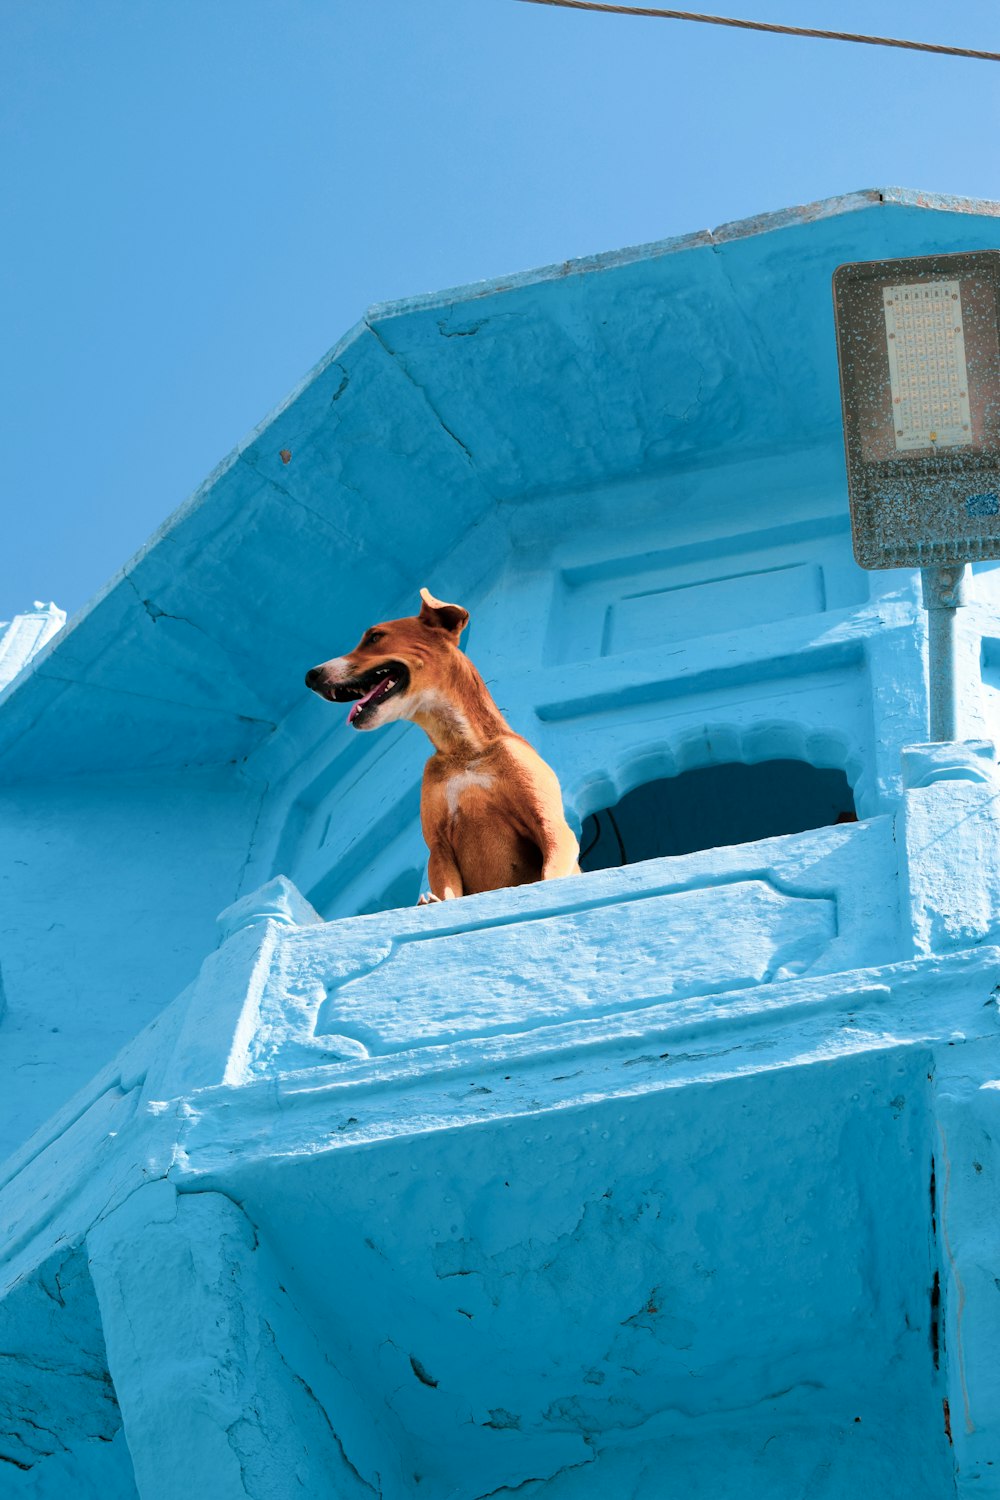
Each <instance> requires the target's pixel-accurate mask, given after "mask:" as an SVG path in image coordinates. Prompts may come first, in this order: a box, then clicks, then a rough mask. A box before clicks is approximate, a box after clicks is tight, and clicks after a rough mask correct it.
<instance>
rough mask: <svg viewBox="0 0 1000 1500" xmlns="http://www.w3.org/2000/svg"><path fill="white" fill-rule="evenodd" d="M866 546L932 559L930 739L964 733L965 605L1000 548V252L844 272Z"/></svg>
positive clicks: (843, 352)
mask: <svg viewBox="0 0 1000 1500" xmlns="http://www.w3.org/2000/svg"><path fill="white" fill-rule="evenodd" d="M833 301H834V316H835V319H836V325H837V353H838V358H839V363H840V391H841V400H842V404H843V414H844V443H845V447H846V451H847V480H848V492H849V495H850V504H851V532H852V535H853V539H854V555H855V557H856V558H857V561H858V562H859V564H860V565H861V567H863V568H869V569H872V568H913V567H919V568H920V570H921V580H922V584H923V603H924V608H925V609H926V610H927V612H928V641H929V668H930V738H931V739H932V740H939V741H944V740H954V739H955V738H956V737H957V734H958V729H957V722H956V721H957V704H956V689H955V670H954V658H955V644H954V634H955V611H956V609H958V608H959V607H960V606H961V604H962V603H963V602H964V599H963V587H964V582H965V577H966V574H967V571H968V567H967V565H968V563H970V562H975V561H980V560H982V559H985V558H996V557H1000V333H998V329H1000V316H998V315H1000V250H979V251H974V252H971V253H962V254H958V255H931V256H918V257H914V258H908V259H904V260H881V261H858V262H855V263H853V264H851V265H844V266H839V267H838V268H837V270H836V271H835V272H834V277H833Z"/></svg>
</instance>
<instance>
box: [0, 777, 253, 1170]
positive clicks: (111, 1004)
mask: <svg viewBox="0 0 1000 1500" xmlns="http://www.w3.org/2000/svg"><path fill="white" fill-rule="evenodd" d="M260 801H261V789H260V788H256V787H253V786H252V785H250V784H249V783H248V782H246V781H245V780H242V779H241V778H240V777H238V776H237V775H236V774H235V772H231V773H230V774H228V775H226V774H224V773H221V772H209V773H196V772H194V773H192V772H189V773H188V774H186V775H183V776H174V777H165V776H163V777H140V776H135V775H134V774H133V775H132V776H131V777H129V776H120V777H103V778H100V777H93V778H89V779H88V778H81V779H72V780H70V779H67V780H64V781H61V782H54V783H53V782H46V783H45V784H43V785H31V784H25V785H21V786H18V787H16V788H13V789H6V790H3V791H0V975H2V986H3V988H2V995H3V997H4V1000H5V1013H4V1015H3V1016H2V1019H0V1042H2V1047H3V1069H4V1080H3V1087H2V1089H0V1158H4V1157H6V1156H8V1155H9V1153H10V1152H11V1151H13V1150H14V1148H15V1147H16V1146H18V1145H20V1143H21V1141H22V1140H24V1138H25V1137H26V1136H27V1135H29V1134H30V1133H31V1131H33V1130H34V1129H35V1128H36V1127H37V1126H38V1125H40V1124H41V1123H42V1121H43V1120H45V1119H46V1118H47V1117H48V1116H49V1115H50V1114H52V1112H53V1111H54V1110H55V1109H56V1108H58V1106H59V1105H61V1104H62V1103H63V1101H64V1100H65V1099H66V1098H68V1096H69V1095H70V1094H71V1093H73V1092H74V1091H75V1090H76V1089H78V1088H80V1087H81V1086H82V1085H83V1084H85V1083H86V1082H87V1080H88V1079H89V1078H91V1077H92V1076H93V1074H94V1073H95V1072H97V1071H98V1069H99V1068H101V1067H103V1066H104V1064H105V1063H106V1062H107V1060H108V1059H109V1058H110V1057H111V1056H113V1055H114V1053H115V1052H116V1051H117V1050H118V1048H119V1047H121V1046H122V1045H123V1044H124V1043H125V1042H126V1041H128V1040H129V1038H130V1037H132V1036H134V1035H135V1034H136V1032H138V1031H139V1030H141V1029H142V1027H143V1026H145V1025H146V1024H147V1023H148V1022H149V1021H150V1020H151V1019H152V1018H153V1017H154V1016H155V1015H157V1014H158V1012H159V1011H160V1010H162V1008H163V1007H164V1006H165V1005H166V1004H167V1003H168V1001H170V1000H172V999H173V997H174V996H175V995H176V994H177V993H178V992H179V991H180V990H181V989H182V988H183V986H184V985H185V984H186V983H187V982H188V981H189V980H190V979H191V977H192V976H193V975H194V974H195V973H196V971H197V969H198V966H199V964H200V963H201V960H202V959H203V958H204V956H205V953H206V951H207V950H209V949H210V948H211V947H212V946H213V944H214V942H215V935H214V926H213V924H214V918H215V914H216V912H218V911H219V910H221V908H222V907H223V906H226V905H228V904H229V902H230V901H232V900H233V899H234V897H235V896H236V895H237V894H238V893H239V888H240V882H241V879H242V874H243V868H244V865H245V863H246V860H247V857H248V852H249V849H250V846H251V841H252V836H253V829H254V825H255V822H256V819H257V815H258V812H259V807H260Z"/></svg>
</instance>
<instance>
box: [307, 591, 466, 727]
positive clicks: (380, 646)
mask: <svg viewBox="0 0 1000 1500" xmlns="http://www.w3.org/2000/svg"><path fill="white" fill-rule="evenodd" d="M420 599H421V604H420V613H419V614H418V615H410V616H408V617H407V618H406V619H404V620H383V621H382V623H381V624H380V625H370V626H369V628H368V629H367V630H366V631H365V633H364V635H363V636H362V637H361V640H360V642H359V643H358V645H357V646H356V647H355V648H354V650H353V651H351V652H350V653H349V654H348V655H347V656H335V657H334V658H333V660H332V661H325V662H323V663H322V664H321V665H320V666H318V667H313V668H312V669H311V670H310V671H308V672H307V673H306V687H308V688H311V689H312V690H313V692H314V693H318V694H319V695H320V697H321V698H328V699H329V700H330V702H331V703H350V704H351V711H350V713H349V714H348V715H347V722H348V723H349V724H352V725H353V726H354V728H355V729H377V728H378V727H379V726H380V725H382V724H390V723H391V722H392V720H393V719H409V718H412V717H413V714H414V712H415V711H416V710H418V709H419V708H420V706H421V703H424V702H426V701H427V698H428V696H429V695H433V694H434V692H435V690H436V689H437V688H438V686H439V684H440V680H441V674H442V672H444V671H445V670H447V667H448V663H449V657H450V656H451V653H452V652H454V651H456V650H457V649H458V638H459V636H460V635H461V634H462V631H463V630H464V629H465V627H466V625H467V624H468V622H469V612H468V610H466V609H463V608H462V606H461V605H460V604H445V603H444V602H443V601H442V600H441V599H435V598H434V595H433V594H430V593H428V592H427V590H426V589H421V590H420Z"/></svg>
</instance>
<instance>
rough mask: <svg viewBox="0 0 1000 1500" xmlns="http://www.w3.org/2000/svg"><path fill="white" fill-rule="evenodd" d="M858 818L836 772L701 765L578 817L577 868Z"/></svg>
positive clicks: (776, 765) (796, 765) (792, 763)
mask: <svg viewBox="0 0 1000 1500" xmlns="http://www.w3.org/2000/svg"><path fill="white" fill-rule="evenodd" d="M856 820H857V813H856V811H855V807H854V794H853V792H852V791H851V786H850V783H849V781H848V780H847V777H846V776H845V775H844V773H843V771H833V770H821V769H820V768H819V767H817V766H811V765H810V764H809V763H808V761H804V760H766V761H760V762H759V763H758V764H757V765H752V766H748V765H743V764H742V763H734V764H731V765H724V766H702V767H701V768H699V769H698V770H694V771H682V772H681V774H680V775H679V776H668V777H664V778H663V780H661V781H649V782H647V783H646V784H645V786H637V787H635V788H634V789H633V790H632V791H631V792H627V793H626V794H625V796H624V797H623V798H622V799H621V801H620V802H619V803H617V804H616V805H615V806H614V807H612V808H610V809H608V808H606V809H604V811H602V812H599V813H591V814H590V815H589V816H588V817H586V818H585V819H584V820H583V830H582V832H581V835H580V850H581V855H580V865H581V868H582V869H584V870H606V869H608V868H612V867H614V866H616V865H626V864H627V865H634V864H636V863H637V862H638V861H639V860H642V859H659V858H660V857H661V856H662V855H666V854H693V853H694V852H695V851H696V850H698V849H718V848H721V847H723V846H725V845H729V844H749V843H753V842H754V841H755V840H757V839H767V838H774V837H775V836H776V835H778V834H784V833H804V832H805V831H806V829H807V828H825V827H827V826H829V825H830V824H832V823H853V822H855V821H856Z"/></svg>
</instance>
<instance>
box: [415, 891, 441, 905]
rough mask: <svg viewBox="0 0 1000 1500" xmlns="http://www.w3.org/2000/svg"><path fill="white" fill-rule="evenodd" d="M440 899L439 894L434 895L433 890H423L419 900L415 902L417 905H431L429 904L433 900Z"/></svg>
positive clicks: (431, 903)
mask: <svg viewBox="0 0 1000 1500" xmlns="http://www.w3.org/2000/svg"><path fill="white" fill-rule="evenodd" d="M440 900H441V897H440V896H435V894H434V892H433V891H424V894H423V895H422V896H421V898H420V900H419V901H418V902H417V905H418V906H431V905H433V903H434V902H435V901H440Z"/></svg>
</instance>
